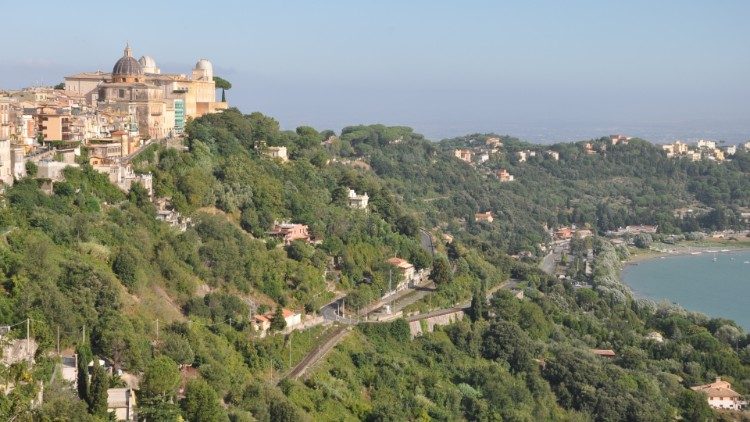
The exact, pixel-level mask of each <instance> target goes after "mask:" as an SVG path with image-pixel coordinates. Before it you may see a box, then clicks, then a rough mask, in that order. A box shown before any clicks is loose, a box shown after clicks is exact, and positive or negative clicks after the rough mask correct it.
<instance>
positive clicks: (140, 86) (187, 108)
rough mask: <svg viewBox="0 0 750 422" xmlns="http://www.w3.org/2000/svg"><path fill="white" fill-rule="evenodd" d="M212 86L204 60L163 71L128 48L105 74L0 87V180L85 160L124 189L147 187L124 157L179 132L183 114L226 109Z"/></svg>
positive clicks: (52, 172) (53, 176)
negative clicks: (179, 70) (184, 70)
mask: <svg viewBox="0 0 750 422" xmlns="http://www.w3.org/2000/svg"><path fill="white" fill-rule="evenodd" d="M216 88H217V87H216V82H215V80H214V74H213V65H212V63H211V62H210V61H208V60H206V59H200V60H199V61H198V62H197V63H196V64H195V67H194V68H193V69H192V72H191V74H190V75H187V74H167V73H162V72H161V70H160V69H159V67H157V65H156V62H155V61H154V59H153V58H151V57H150V56H146V55H144V56H141V58H140V59H136V58H135V57H134V56H133V52H132V49H131V48H130V46H127V47H126V48H125V50H124V52H123V55H122V57H120V58H119V59H117V60H116V62H115V63H114V66H113V67H112V71H111V72H103V71H100V70H98V71H94V72H82V73H78V74H75V75H69V76H65V78H64V82H63V83H61V84H59V85H57V86H55V87H33V88H26V89H22V90H18V91H0V181H2V183H3V184H4V185H5V186H11V185H12V184H13V182H14V180H16V179H20V178H22V177H24V176H25V175H26V173H27V171H28V169H29V166H31V167H32V168H34V169H35V172H36V174H35V175H36V176H38V177H40V178H43V179H49V180H50V181H52V182H54V181H59V180H62V171H63V169H64V168H65V167H68V166H78V165H79V164H80V162H82V161H85V162H88V163H89V164H91V166H92V167H93V168H94V169H95V170H97V171H99V172H102V173H104V174H107V175H108V176H109V179H110V181H111V182H112V183H115V184H116V185H117V186H119V187H120V188H121V189H123V190H124V191H128V190H129V189H130V186H131V184H132V183H134V182H138V183H141V184H142V185H143V186H144V187H145V188H146V189H148V190H149V192H150V193H153V192H152V183H151V176H150V175H148V174H136V173H135V172H134V171H133V168H132V166H131V165H130V163H129V161H130V159H131V158H132V157H133V156H134V155H136V154H137V153H138V152H139V151H141V150H142V149H143V148H144V147H145V146H147V145H149V144H150V143H153V142H159V141H165V140H168V139H173V138H178V137H180V136H181V135H182V133H183V131H184V129H185V124H186V122H187V121H188V120H189V119H194V118H197V117H200V116H202V115H205V114H208V113H215V112H218V111H221V110H225V109H226V108H227V107H228V105H227V103H226V102H224V101H217V100H216ZM26 163H32V164H33V165H27V164H26Z"/></svg>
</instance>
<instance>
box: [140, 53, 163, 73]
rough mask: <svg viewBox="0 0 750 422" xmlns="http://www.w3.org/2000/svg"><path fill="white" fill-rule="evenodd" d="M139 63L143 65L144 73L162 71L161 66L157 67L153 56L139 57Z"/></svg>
mask: <svg viewBox="0 0 750 422" xmlns="http://www.w3.org/2000/svg"><path fill="white" fill-rule="evenodd" d="M138 63H140V64H141V67H143V73H161V72H160V70H159V68H158V67H156V60H154V59H153V58H152V57H151V56H141V58H140V59H138Z"/></svg>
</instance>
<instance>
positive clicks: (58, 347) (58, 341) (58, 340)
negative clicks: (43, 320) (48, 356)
mask: <svg viewBox="0 0 750 422" xmlns="http://www.w3.org/2000/svg"><path fill="white" fill-rule="evenodd" d="M57 356H58V357H59V356H60V326H59V325H58V326H57Z"/></svg>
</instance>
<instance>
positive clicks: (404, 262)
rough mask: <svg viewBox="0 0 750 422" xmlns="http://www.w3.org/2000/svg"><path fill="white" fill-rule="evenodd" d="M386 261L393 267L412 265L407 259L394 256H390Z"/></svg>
mask: <svg viewBox="0 0 750 422" xmlns="http://www.w3.org/2000/svg"><path fill="white" fill-rule="evenodd" d="M387 262H388V263H389V264H391V265H393V266H394V267H398V268H401V269H404V270H405V269H408V268H412V267H413V265H412V264H411V263H409V261H407V260H405V259H401V258H396V257H393V258H390V259H389V260H388V261H387Z"/></svg>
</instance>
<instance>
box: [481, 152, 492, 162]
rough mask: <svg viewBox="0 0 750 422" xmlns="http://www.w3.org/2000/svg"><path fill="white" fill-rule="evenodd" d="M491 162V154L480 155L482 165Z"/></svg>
mask: <svg viewBox="0 0 750 422" xmlns="http://www.w3.org/2000/svg"><path fill="white" fill-rule="evenodd" d="M489 160H490V154H489V153H487V152H483V153H481V154H479V162H480V163H486V162H487V161H489Z"/></svg>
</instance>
